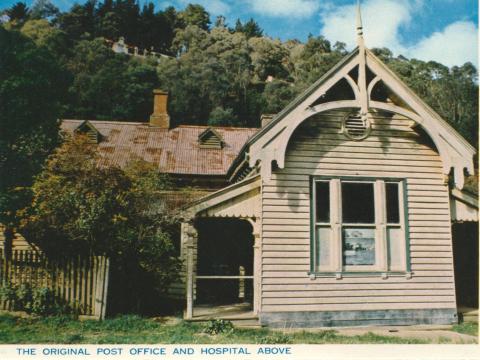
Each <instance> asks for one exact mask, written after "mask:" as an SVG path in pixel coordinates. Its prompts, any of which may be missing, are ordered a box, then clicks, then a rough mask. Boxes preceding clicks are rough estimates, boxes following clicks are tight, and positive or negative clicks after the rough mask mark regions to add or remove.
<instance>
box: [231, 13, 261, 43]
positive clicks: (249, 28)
mask: <svg viewBox="0 0 480 360" xmlns="http://www.w3.org/2000/svg"><path fill="white" fill-rule="evenodd" d="M234 31H235V32H241V33H244V34H245V36H246V37H247V39H250V38H252V37H262V36H263V30H262V28H261V27H260V25H258V23H257V22H256V21H255V20H253V19H252V18H250V20H248V21H247V22H246V23H245V24H242V22H241V21H240V19H237V22H236V23H235V29H234Z"/></svg>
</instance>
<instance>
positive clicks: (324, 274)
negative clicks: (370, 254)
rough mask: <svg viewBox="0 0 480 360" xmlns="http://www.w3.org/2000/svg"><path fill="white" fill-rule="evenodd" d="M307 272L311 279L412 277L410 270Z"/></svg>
mask: <svg viewBox="0 0 480 360" xmlns="http://www.w3.org/2000/svg"><path fill="white" fill-rule="evenodd" d="M307 274H308V276H309V277H310V279H312V280H314V279H316V278H337V279H338V280H340V279H342V278H344V277H380V278H382V279H388V278H389V277H406V278H407V279H410V278H412V272H410V271H342V272H332V271H328V272H327V271H318V272H308V273H307Z"/></svg>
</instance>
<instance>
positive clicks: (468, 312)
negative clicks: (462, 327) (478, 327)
mask: <svg viewBox="0 0 480 360" xmlns="http://www.w3.org/2000/svg"><path fill="white" fill-rule="evenodd" d="M458 317H459V319H460V320H461V321H463V322H472V323H477V324H478V309H474V308H459V309H458Z"/></svg>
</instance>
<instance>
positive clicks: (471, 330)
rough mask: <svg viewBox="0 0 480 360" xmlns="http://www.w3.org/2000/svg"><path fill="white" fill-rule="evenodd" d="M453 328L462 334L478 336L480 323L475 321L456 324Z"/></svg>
mask: <svg viewBox="0 0 480 360" xmlns="http://www.w3.org/2000/svg"><path fill="white" fill-rule="evenodd" d="M452 330H453V331H455V332H458V333H461V334H467V335H473V336H478V324H475V323H461V324H458V325H454V326H453V327H452Z"/></svg>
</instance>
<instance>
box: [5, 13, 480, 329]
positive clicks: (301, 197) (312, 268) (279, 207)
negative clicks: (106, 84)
mask: <svg viewBox="0 0 480 360" xmlns="http://www.w3.org/2000/svg"><path fill="white" fill-rule="evenodd" d="M358 17H359V21H358V25H357V39H358V46H357V48H356V49H354V50H353V51H352V52H351V53H350V54H349V55H347V56H346V57H345V58H344V59H343V60H341V61H340V62H339V63H338V64H337V65H336V66H335V67H334V68H333V69H331V70H330V71H329V72H328V73H327V74H325V75H324V76H323V77H322V78H321V79H319V80H318V81H317V82H315V83H314V84H313V85H312V86H311V87H310V88H308V89H307V90H306V91H305V92H304V93H303V94H301V95H300V96H298V97H297V98H296V99H295V100H294V101H292V102H291V103H290V104H289V105H288V106H287V107H286V108H285V109H284V110H283V111H281V112H280V113H278V114H276V115H274V116H273V117H272V116H265V117H264V118H263V121H262V128H261V129H251V128H227V127H208V126H186V125H181V126H178V127H175V128H172V127H171V126H170V119H169V116H168V112H167V93H165V92H162V91H155V101H154V112H153V114H152V116H151V118H150V122H149V123H139V122H118V121H86V120H63V122H62V129H63V130H64V131H66V132H69V133H71V134H76V133H84V134H86V135H88V137H89V139H91V141H92V142H95V143H97V144H98V151H99V154H100V159H101V160H100V161H101V162H102V165H104V166H111V165H114V166H124V165H125V164H127V163H128V162H129V161H130V160H135V159H139V158H140V159H143V160H146V161H148V162H152V163H154V164H156V165H157V166H158V169H159V171H161V172H163V173H167V174H169V175H170V176H171V177H172V179H173V180H174V181H175V182H176V183H177V185H178V188H179V189H178V190H177V191H174V192H172V193H170V194H168V196H169V199H170V203H171V204H173V205H172V206H173V207H176V208H181V209H182V219H183V220H182V224H181V231H180V233H181V239H179V241H180V246H179V248H180V254H179V255H180V256H181V257H182V259H183V260H184V264H185V266H184V272H183V273H182V280H181V282H180V283H178V284H176V285H175V286H174V287H173V289H174V291H173V293H174V294H176V295H177V296H178V297H180V298H181V299H183V300H184V301H185V302H186V311H185V318H186V319H194V318H197V317H198V315H199V312H198V311H197V310H198V309H199V308H198V307H197V306H198V305H199V304H219V303H223V304H230V303H238V302H245V303H248V304H250V305H251V310H252V313H253V316H254V317H255V318H258V319H259V321H260V323H261V324H263V325H269V326H277V327H285V326H295V327H309V326H347V325H367V324H377V325H378V324H389V325H390V324H395V325H402V324H451V323H455V322H457V307H458V306H459V305H464V304H459V301H458V299H460V302H462V301H463V300H464V299H466V298H469V297H471V299H472V300H471V301H470V300H469V301H470V303H469V304H470V305H469V306H471V307H472V306H473V307H475V306H476V307H478V200H477V198H476V197H475V196H472V195H471V194H470V195H469V194H468V192H466V191H464V190H465V189H464V187H465V176H466V175H469V174H470V175H472V174H473V172H474V164H473V156H474V154H475V150H474V148H472V147H471V146H470V145H469V144H468V143H467V142H466V141H465V140H464V139H463V138H462V137H461V136H460V135H459V134H458V133H457V132H456V131H455V130H454V129H452V128H451V127H450V126H449V125H448V124H447V123H446V122H445V121H444V120H443V119H441V117H440V116H439V115H438V114H436V113H435V111H434V110H432V109H431V108H430V107H429V106H427V105H426V104H425V103H424V102H423V101H422V100H421V99H420V98H419V97H418V96H417V95H415V94H414V93H413V92H412V90H410V89H409V88H408V87H407V86H406V85H405V84H403V83H402V81H401V80H400V79H398V77H397V76H396V75H395V74H393V73H392V72H391V71H390V70H389V69H388V68H387V66H386V65H385V64H383V63H382V62H381V61H380V60H379V59H378V58H377V57H376V56H375V55H374V54H373V53H372V52H371V51H369V50H368V49H367V48H366V47H365V45H364V40H363V34H362V26H361V20H360V16H359V15H358ZM187 204H188V205H187ZM462 222H465V224H466V225H462V224H459V223H462ZM454 223H455V224H457V225H455V226H454V227H453V228H452V224H454ZM0 240H1V239H0ZM475 254H477V256H475ZM467 305H468V304H467ZM214 316H215V315H214Z"/></svg>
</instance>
